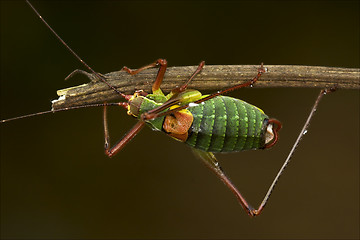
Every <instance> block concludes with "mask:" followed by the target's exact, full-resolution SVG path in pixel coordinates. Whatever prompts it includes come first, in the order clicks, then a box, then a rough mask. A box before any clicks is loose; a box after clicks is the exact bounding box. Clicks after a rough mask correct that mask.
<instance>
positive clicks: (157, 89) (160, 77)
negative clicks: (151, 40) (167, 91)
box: [121, 58, 167, 95]
mask: <svg viewBox="0 0 360 240" xmlns="http://www.w3.org/2000/svg"><path fill="white" fill-rule="evenodd" d="M156 66H160V67H159V71H158V74H157V76H156V80H155V82H154V84H153V86H152V92H153V93H154V94H161V95H163V93H162V92H161V90H160V85H161V83H162V81H163V79H164V75H165V72H166V68H167V61H166V60H165V59H161V58H159V59H158V60H156V61H155V62H153V63H150V64H149V65H146V66H144V67H141V68H139V69H136V70H132V69H130V68H128V67H125V66H124V67H123V68H122V69H121V70H124V71H126V72H128V73H129V74H131V75H135V74H138V73H139V72H141V71H144V70H145V69H148V68H153V67H156Z"/></svg>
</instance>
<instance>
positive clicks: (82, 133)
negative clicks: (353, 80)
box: [0, 1, 359, 239]
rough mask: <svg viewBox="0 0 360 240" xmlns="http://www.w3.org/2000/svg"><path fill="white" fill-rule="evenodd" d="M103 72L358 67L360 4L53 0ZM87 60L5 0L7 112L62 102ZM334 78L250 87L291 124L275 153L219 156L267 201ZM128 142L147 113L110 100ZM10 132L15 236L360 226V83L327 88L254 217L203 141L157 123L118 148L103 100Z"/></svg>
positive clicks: (48, 5)
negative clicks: (193, 143) (165, 67)
mask: <svg viewBox="0 0 360 240" xmlns="http://www.w3.org/2000/svg"><path fill="white" fill-rule="evenodd" d="M33 4H34V5H35V7H36V8H37V9H38V11H39V12H40V13H41V14H42V15H43V17H44V18H45V19H47V20H48V22H49V24H50V25H51V26H52V27H53V28H54V29H55V30H56V31H57V33H58V34H59V35H60V36H62V38H63V39H64V40H65V41H66V42H67V43H69V45H70V46H71V47H72V48H73V49H74V50H75V51H76V52H77V53H78V54H79V55H80V56H81V57H82V58H83V59H84V60H85V61H86V62H87V63H88V64H89V65H91V66H92V67H93V68H94V69H95V70H96V71H98V72H102V73H106V72H111V71H116V70H120V69H121V67H122V66H124V65H126V66H128V67H132V68H137V67H141V66H143V65H145V64H148V63H150V62H152V61H154V60H155V59H157V58H160V57H161V58H166V59H167V60H168V62H169V65H170V66H185V65H197V64H198V63H199V62H200V61H201V60H205V61H206V64H260V63H261V62H264V63H265V64H296V65H312V66H331V67H351V68H359V3H358V2H357V1H353V2H351V1H340V2H337V1H320V2H312V1H304V2H302V1H295V2H293V1H292V2H285V1H279V2H271V1H266V2H265V1H264V2H262V1H251V2H246V1H241V2H236V1H229V2H225V1H221V2H220V1H219V2H217V1H209V2H207V1H197V2H190V1H184V2H180V1H178V2H165V1H164V2H137V1H135V2H126V1H120V2H115V1H112V2H105V1H101V2H100V1H99V2H70V1H65V2H54V1H51V2H38V1H36V2H35V1H34V2H33ZM76 68H82V69H84V67H83V66H82V65H81V64H80V63H79V62H78V61H77V60H76V59H75V58H74V57H73V56H71V55H70V54H69V52H68V51H67V50H66V49H65V48H64V47H63V46H62V45H61V44H60V43H59V42H58V41H57V40H56V39H55V37H54V36H53V35H52V34H51V33H50V31H49V30H48V29H46V27H45V26H44V25H43V24H42V23H41V22H40V20H39V19H38V18H37V17H36V15H35V14H34V12H32V10H31V9H30V8H29V7H28V6H27V5H26V3H25V2H22V1H18V2H4V1H1V119H5V118H9V117H14V116H19V115H23V114H28V113H33V112H38V111H44V110H49V109H50V101H51V100H53V99H55V98H56V90H58V89H62V88H65V87H70V86H73V85H77V84H81V83H84V82H87V79H86V78H83V77H80V76H79V77H76V78H74V79H71V80H70V81H68V82H65V81H64V80H63V79H64V78H65V77H66V76H67V74H68V73H70V72H71V71H72V70H74V69H76ZM318 92H319V89H292V88H280V89H273V88H267V89H259V88H252V89H250V88H249V89H241V90H238V91H236V92H234V93H232V96H235V97H237V98H240V99H243V100H246V101H248V102H250V103H252V104H254V105H256V106H258V107H260V108H262V109H263V110H264V111H265V112H266V113H267V114H268V115H270V116H272V117H275V118H277V119H279V120H281V121H282V123H283V125H284V128H283V129H282V131H281V136H280V142H279V143H278V144H277V145H276V146H275V147H274V148H273V149H271V150H268V151H260V150H259V151H248V152H241V153H232V154H218V159H219V161H220V163H221V164H222V166H223V168H224V169H225V171H226V172H227V173H228V175H229V176H230V178H231V179H232V180H233V182H234V183H235V184H236V185H237V186H238V188H239V189H240V190H241V191H242V193H243V194H244V195H245V197H246V198H247V199H248V200H249V202H250V203H252V204H253V205H254V206H257V205H258V204H259V203H260V202H261V200H262V198H263V197H264V195H265V193H266V191H267V189H268V187H269V185H270V184H271V181H272V179H273V178H274V177H275V175H276V173H277V171H278V169H279V168H280V167H281V165H282V163H283V161H284V160H285V158H286V156H287V154H288V152H289V150H290V148H291V146H292V144H293V142H294V141H295V139H296V138H297V135H298V133H299V131H300V129H301V128H302V125H303V123H304V121H305V119H306V117H307V114H308V113H309V111H310V108H311V106H312V105H313V102H314V100H315V98H316V96H317V94H318ZM109 114H110V117H109V118H110V130H111V136H112V140H113V142H115V141H116V139H118V138H120V137H121V136H122V135H123V134H124V133H125V132H126V131H127V130H128V129H129V128H130V127H131V126H132V125H133V124H134V123H135V120H134V119H132V118H131V117H129V116H127V115H126V113H125V111H123V110H122V109H120V110H118V109H112V110H111V111H110V113H109ZM0 130H1V237H2V238H21V239H26V238H33V239H35V238H36V239H41V238H47V239H53V238H72V239H77V238H102V239H107V238H109V239H119V238H216V239H220V238H236V239H240V238H256V239H260V238H265V239H266V238H267V239H269V238H277V239H289V238H311V239H318V238H326V239H329V238H338V239H347V238H359V91H358V90H339V91H337V92H335V93H334V94H331V95H329V96H326V97H325V98H324V99H323V101H322V102H321V104H320V106H319V109H318V111H317V113H316V115H315V118H314V120H313V122H312V123H311V126H310V129H309V132H308V133H307V134H306V136H305V137H304V140H303V142H302V143H301V145H300V147H299V148H298V150H297V152H296V154H295V155H294V157H293V159H292V162H291V163H290V165H289V167H288V168H287V170H286V172H285V173H284V175H283V176H282V178H281V179H280V181H279V183H278V185H277V187H276V189H275V191H274V192H273V195H272V197H271V198H270V201H269V203H268V205H267V206H266V208H265V210H264V212H263V213H262V215H260V216H259V217H257V218H255V219H251V218H249V217H248V216H247V215H246V214H245V212H244V211H243V210H242V208H241V207H240V205H239V204H238V202H237V201H236V199H235V197H234V196H233V195H232V193H231V192H230V191H229V190H228V189H227V188H226V187H225V186H224V185H223V184H222V183H221V182H220V181H219V180H218V179H217V178H216V177H215V176H214V175H212V173H211V172H210V171H209V170H208V169H206V167H204V166H203V165H202V163H201V162H200V161H198V160H197V159H196V158H195V157H194V156H193V155H192V153H191V151H190V149H189V148H188V147H187V146H186V145H184V144H181V143H178V142H176V141H174V140H172V139H170V138H168V137H167V136H165V135H164V134H160V133H156V132H152V131H151V130H150V129H148V128H146V129H145V130H143V131H142V132H141V133H140V134H139V135H138V136H137V137H136V138H135V139H134V140H133V141H132V142H131V143H130V144H129V145H128V146H127V147H126V148H125V149H124V150H123V151H122V152H120V153H119V154H118V155H117V156H115V157H113V158H112V159H108V158H107V157H106V156H105V155H104V153H103V129H102V109H84V110H77V111H68V112H63V113H57V114H50V115H43V116H40V117H34V118H28V119H24V120H18V121H14V122H9V123H6V124H2V125H0Z"/></svg>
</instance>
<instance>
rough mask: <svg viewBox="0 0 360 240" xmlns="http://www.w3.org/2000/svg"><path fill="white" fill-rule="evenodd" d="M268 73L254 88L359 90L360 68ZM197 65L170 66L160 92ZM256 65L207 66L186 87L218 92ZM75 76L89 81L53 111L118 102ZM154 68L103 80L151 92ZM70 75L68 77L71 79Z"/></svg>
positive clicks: (273, 68)
mask: <svg viewBox="0 0 360 240" xmlns="http://www.w3.org/2000/svg"><path fill="white" fill-rule="evenodd" d="M264 67H266V68H267V69H268V72H266V73H265V74H263V76H262V77H261V79H260V80H259V81H257V82H256V84H255V85H254V87H311V88H328V87H333V86H336V87H337V88H343V89H360V69H358V68H335V67H317V66H293V65H267V66H264ZM196 68H197V66H185V67H169V68H168V69H167V71H166V74H165V77H164V81H163V83H162V85H161V89H162V90H163V91H164V92H169V91H170V90H171V89H173V88H175V87H176V86H180V85H181V84H183V83H184V82H185V81H186V80H187V79H188V78H189V76H191V74H192V73H193V72H194V71H195V69H196ZM258 68H259V65H207V66H205V67H204V69H203V70H202V71H201V73H200V74H198V75H197V76H196V77H195V78H194V79H193V80H192V82H191V83H190V85H189V88H191V89H197V90H202V91H204V90H209V91H217V90H222V89H225V88H229V87H232V86H234V85H236V84H239V83H242V82H245V81H248V80H249V79H252V78H253V77H254V76H255V75H256V73H257V69H258ZM74 73H83V74H85V75H87V76H88V77H89V78H90V79H91V82H90V83H88V84H83V85H79V86H75V87H71V88H66V89H62V90H58V91H57V94H58V95H59V96H60V98H59V99H58V100H54V101H53V105H52V107H53V109H59V108H64V107H71V106H79V105H85V104H94V103H101V102H105V101H107V102H109V101H114V100H118V99H121V97H120V96H119V94H117V93H115V92H114V90H112V89H110V88H109V87H108V86H107V85H105V84H104V83H103V82H100V81H97V79H96V77H95V76H94V74H90V73H86V72H84V71H81V70H77V71H75V72H74ZM156 74H157V69H148V70H145V71H143V72H140V73H138V74H137V75H134V76H131V75H129V74H128V73H126V72H124V71H117V72H111V73H107V74H104V75H103V76H104V77H105V78H106V80H107V81H108V82H109V83H110V84H111V85H113V86H114V87H116V88H117V89H118V90H119V91H121V92H123V93H125V94H132V93H134V92H135V91H136V90H140V89H141V90H144V91H145V92H151V85H152V83H153V82H154V80H155V78H156ZM72 75H73V74H71V76H72Z"/></svg>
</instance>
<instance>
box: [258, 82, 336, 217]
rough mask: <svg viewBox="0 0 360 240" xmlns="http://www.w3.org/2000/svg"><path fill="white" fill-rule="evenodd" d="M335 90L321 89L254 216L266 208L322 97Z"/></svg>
mask: <svg viewBox="0 0 360 240" xmlns="http://www.w3.org/2000/svg"><path fill="white" fill-rule="evenodd" d="M335 90H336V88H328V89H323V90H321V91H320V93H319V95H318V97H317V99H316V101H315V103H314V106H313V107H312V109H311V111H310V114H309V116H308V118H307V119H306V122H305V124H304V126H303V128H302V130H301V132H300V134H299V136H298V138H297V139H296V141H295V143H294V145H293V147H292V149H291V150H290V153H289V155H288V156H287V158H286V160H285V162H284V164H283V165H282V167H281V168H280V170H279V172H278V174H277V175H276V177H275V179H274V180H273V182H272V184H271V185H270V187H269V190H268V191H267V193H266V195H265V197H264V199H263V201H262V202H261V204H260V206H259V208H258V209H256V210H253V214H254V216H257V215H259V214H260V213H261V212H262V210H263V209H264V207H265V205H266V203H267V201H268V200H269V198H270V195H271V193H272V191H273V190H274V188H275V185H276V183H277V182H278V181H279V178H280V176H281V174H282V173H283V172H284V170H285V168H286V167H287V165H288V164H289V162H290V159H291V157H292V156H293V154H294V152H295V150H296V148H297V147H298V146H299V143H300V141H301V139H302V137H303V136H304V135H305V133H306V132H307V129H308V127H309V124H310V121H311V119H312V117H313V116H314V113H315V111H316V109H317V106H318V104H319V102H320V100H321V99H322V97H323V96H324V95H325V94H327V93H330V92H334V91H335Z"/></svg>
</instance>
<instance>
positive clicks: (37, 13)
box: [26, 0, 126, 99]
mask: <svg viewBox="0 0 360 240" xmlns="http://www.w3.org/2000/svg"><path fill="white" fill-rule="evenodd" d="M26 3H27V4H28V5H29V6H30V7H31V8H32V10H34V12H35V13H36V15H37V16H38V17H39V18H40V20H41V21H42V22H43V23H44V24H45V25H46V26H47V28H49V29H50V31H51V32H52V33H53V34H54V35H55V37H56V38H57V39H58V40H59V41H60V42H61V43H62V44H63V45H64V46H65V47H66V48H67V49H68V50H69V51H70V52H71V54H72V55H74V56H75V57H76V58H77V59H78V60H79V61H80V62H81V63H82V64H83V65H84V66H85V67H86V68H87V69H89V71H90V72H92V73H93V74H94V75H95V76H96V77H97V78H98V79H99V80H101V81H102V82H104V83H105V84H106V85H108V87H109V88H111V89H112V90H114V91H115V92H116V93H117V94H119V95H120V96H122V97H123V98H125V99H126V95H125V94H123V93H122V92H120V91H119V90H117V89H116V88H115V87H114V86H112V85H111V84H110V83H108V82H107V81H106V80H105V78H104V77H102V76H100V75H99V74H98V73H97V72H95V71H94V70H93V69H92V68H91V67H90V66H89V65H87V64H86V62H84V61H83V60H82V59H81V58H80V57H79V55H77V54H76V53H75V52H74V51H73V50H72V49H71V48H70V47H69V45H67V44H66V42H64V40H62V38H61V37H60V36H59V35H58V34H57V33H56V32H55V31H54V30H53V29H52V28H51V27H50V25H49V24H48V23H47V22H46V21H45V19H44V18H43V17H42V16H41V15H40V13H39V12H38V11H37V10H36V9H35V7H34V6H33V5H32V4H31V3H30V2H29V1H28V0H26Z"/></svg>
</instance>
